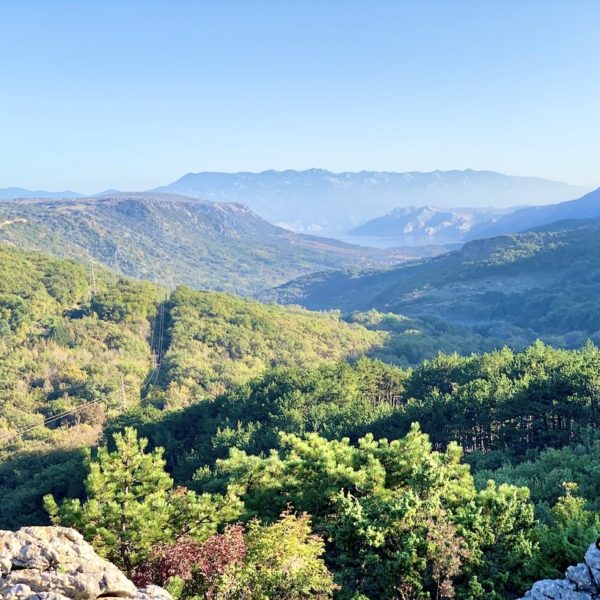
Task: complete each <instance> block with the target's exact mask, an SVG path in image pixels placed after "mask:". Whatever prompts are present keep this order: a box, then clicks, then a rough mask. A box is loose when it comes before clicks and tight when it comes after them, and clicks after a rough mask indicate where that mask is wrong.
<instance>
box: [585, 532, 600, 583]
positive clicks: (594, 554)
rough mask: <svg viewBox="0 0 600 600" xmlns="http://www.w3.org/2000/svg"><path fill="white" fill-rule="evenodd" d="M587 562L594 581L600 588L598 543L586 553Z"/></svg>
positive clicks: (599, 550) (599, 552)
mask: <svg viewBox="0 0 600 600" xmlns="http://www.w3.org/2000/svg"><path fill="white" fill-rule="evenodd" d="M584 560H585V564H586V565H587V566H588V569H589V570H590V574H591V576H592V579H593V580H594V583H595V584H596V586H597V587H599V588H600V549H599V548H598V544H597V543H596V544H592V545H591V546H590V547H589V548H588V551H587V552H586V553H585V559H584Z"/></svg>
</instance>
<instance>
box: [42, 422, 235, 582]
mask: <svg viewBox="0 0 600 600" xmlns="http://www.w3.org/2000/svg"><path fill="white" fill-rule="evenodd" d="M114 440H115V445H116V449H115V451H113V452H110V451H109V449H108V447H106V446H104V447H101V448H99V449H98V455H97V458H96V459H95V460H91V457H90V458H89V459H88V468H89V474H88V477H87V480H86V490H87V494H88V500H87V501H86V502H84V503H83V504H82V503H81V502H80V501H79V500H77V499H75V500H67V501H65V502H64V503H63V504H62V505H61V506H60V507H59V506H58V505H57V503H56V501H55V500H54V498H53V497H52V496H46V497H45V499H44V500H45V505H46V509H47V510H48V512H49V513H50V515H51V517H52V520H53V522H54V523H56V524H61V525H66V526H71V527H75V528H76V529H78V530H79V531H81V533H82V534H83V535H84V537H85V538H86V539H87V540H88V541H90V542H91V543H92V545H93V546H94V548H95V549H96V551H97V552H99V553H100V554H101V555H103V556H105V557H106V558H108V559H109V560H111V561H112V562H114V563H115V564H117V565H118V566H120V567H121V568H123V569H124V570H125V571H126V573H127V574H128V575H131V573H132V572H133V569H134V567H135V566H136V565H137V564H139V563H140V561H142V560H144V559H145V558H146V557H147V556H148V554H149V553H150V551H151V549H152V548H153V547H154V546H155V545H156V544H159V543H168V542H173V541H174V540H176V539H177V538H178V537H179V536H181V535H187V536H191V537H195V538H197V539H198V538H199V539H206V538H207V537H208V536H209V535H211V534H212V533H214V531H215V530H216V528H217V526H218V525H219V524H220V523H222V522H224V521H225V520H229V519H231V520H233V519H235V518H236V517H237V516H238V514H239V512H240V508H241V505H240V502H239V501H238V500H237V499H236V498H232V497H231V496H226V497H225V498H223V497H220V496H213V495H211V494H203V495H202V496H197V495H196V494H195V493H194V492H191V491H188V490H186V489H184V488H176V489H173V480H172V479H171V477H170V476H169V475H168V474H167V473H166V471H165V461H164V459H163V456H162V455H163V449H162V448H156V449H155V450H153V451H152V452H146V447H147V445H148V440H147V439H145V438H138V436H137V433H136V431H135V429H133V428H127V429H125V431H124V432H123V433H117V434H115V436H114Z"/></svg>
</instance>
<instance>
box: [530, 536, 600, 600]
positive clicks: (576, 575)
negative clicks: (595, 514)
mask: <svg viewBox="0 0 600 600" xmlns="http://www.w3.org/2000/svg"><path fill="white" fill-rule="evenodd" d="M584 560H585V562H584V563H579V564H578V565H575V566H573V567H569V568H568V569H567V572H566V573H565V579H543V580H542V581H537V582H536V583H534V585H533V587H532V588H531V590H529V591H528V592H527V593H526V594H525V596H524V598H527V599H528V600H600V549H598V546H597V545H596V544H592V545H591V546H590V547H589V548H588V551H587V552H586V553H585V559H584ZM521 600H523V599H521Z"/></svg>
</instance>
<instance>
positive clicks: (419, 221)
mask: <svg viewBox="0 0 600 600" xmlns="http://www.w3.org/2000/svg"><path fill="white" fill-rule="evenodd" d="M505 212H506V211H502V210H499V209H497V210H494V209H476V208H473V209H469V208H451V209H442V208H435V207H432V206H421V207H419V206H399V207H397V208H395V209H394V210H392V211H390V212H389V213H387V214H385V215H383V216H381V217H377V218H375V219H371V220H370V221H367V222H366V223H364V224H363V225H360V226H359V227H355V228H354V229H352V231H350V234H352V235H356V236H365V237H384V238H390V239H394V240H397V244H398V245H401V244H403V243H408V242H412V243H414V244H429V243H438V244H439V243H442V244H451V243H456V242H461V241H463V240H464V238H465V236H466V235H467V234H468V233H469V231H471V230H472V229H473V228H474V227H476V226H478V225H482V224H489V223H491V222H493V221H496V220H498V219H499V218H500V217H501V216H502V214H503V213H505Z"/></svg>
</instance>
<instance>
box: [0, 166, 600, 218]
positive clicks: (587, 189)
mask: <svg viewBox="0 0 600 600" xmlns="http://www.w3.org/2000/svg"><path fill="white" fill-rule="evenodd" d="M309 172H323V173H331V174H332V175H360V174H362V173H374V174H380V175H386V174H390V175H415V174H418V175H433V174H436V173H486V174H492V175H502V176H505V177H516V178H521V179H530V180H540V181H547V182H550V183H557V184H564V185H569V186H572V187H579V188H581V190H582V191H581V194H582V195H585V194H588V193H590V192H592V191H595V190H597V189H600V186H598V185H596V186H591V187H590V186H585V185H578V184H573V183H571V182H568V181H564V180H560V179H552V178H546V177H539V176H537V175H515V174H514V173H501V172H499V171H494V170H491V169H471V168H466V169H434V170H431V171H422V170H413V171H389V170H385V171H379V170H369V169H361V170H357V171H334V170H331V169H323V168H320V167H309V168H306V169H293V168H289V169H264V170H260V171H190V172H188V173H184V174H183V175H181V176H180V177H177V178H176V179H173V180H172V181H168V182H165V183H164V184H163V185H158V186H155V187H154V188H148V189H118V188H115V187H109V188H105V189H103V190H100V191H96V192H92V193H85V192H81V191H80V190H77V189H61V190H53V189H31V188H26V187H24V186H21V185H6V186H0V191H2V190H9V189H18V190H23V191H26V192H32V193H35V192H39V193H44V192H50V193H54V194H58V193H65V194H70V193H71V194H72V193H75V194H80V195H81V196H85V197H94V196H99V195H101V194H108V193H119V194H140V193H147V192H155V190H159V189H160V188H161V187H165V186H168V185H170V184H172V183H176V182H177V181H179V180H181V179H184V178H185V177H189V176H195V175H264V174H267V173H278V174H284V173H309ZM156 193H161V192H160V191H158V192H156ZM164 193H167V194H173V193H174V192H169V191H167V192H164ZM176 194H177V193H176ZM177 195H182V196H185V194H180V193H179V194H177ZM574 199H575V198H574ZM549 203H553V202H549ZM406 206H407V205H404V204H400V205H398V208H403V207H406ZM422 206H425V205H422ZM482 206H483V205H482ZM523 206H524V205H523ZM454 208H461V207H460V206H456V207H454ZM488 208H494V207H493V205H489V206H488Z"/></svg>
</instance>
